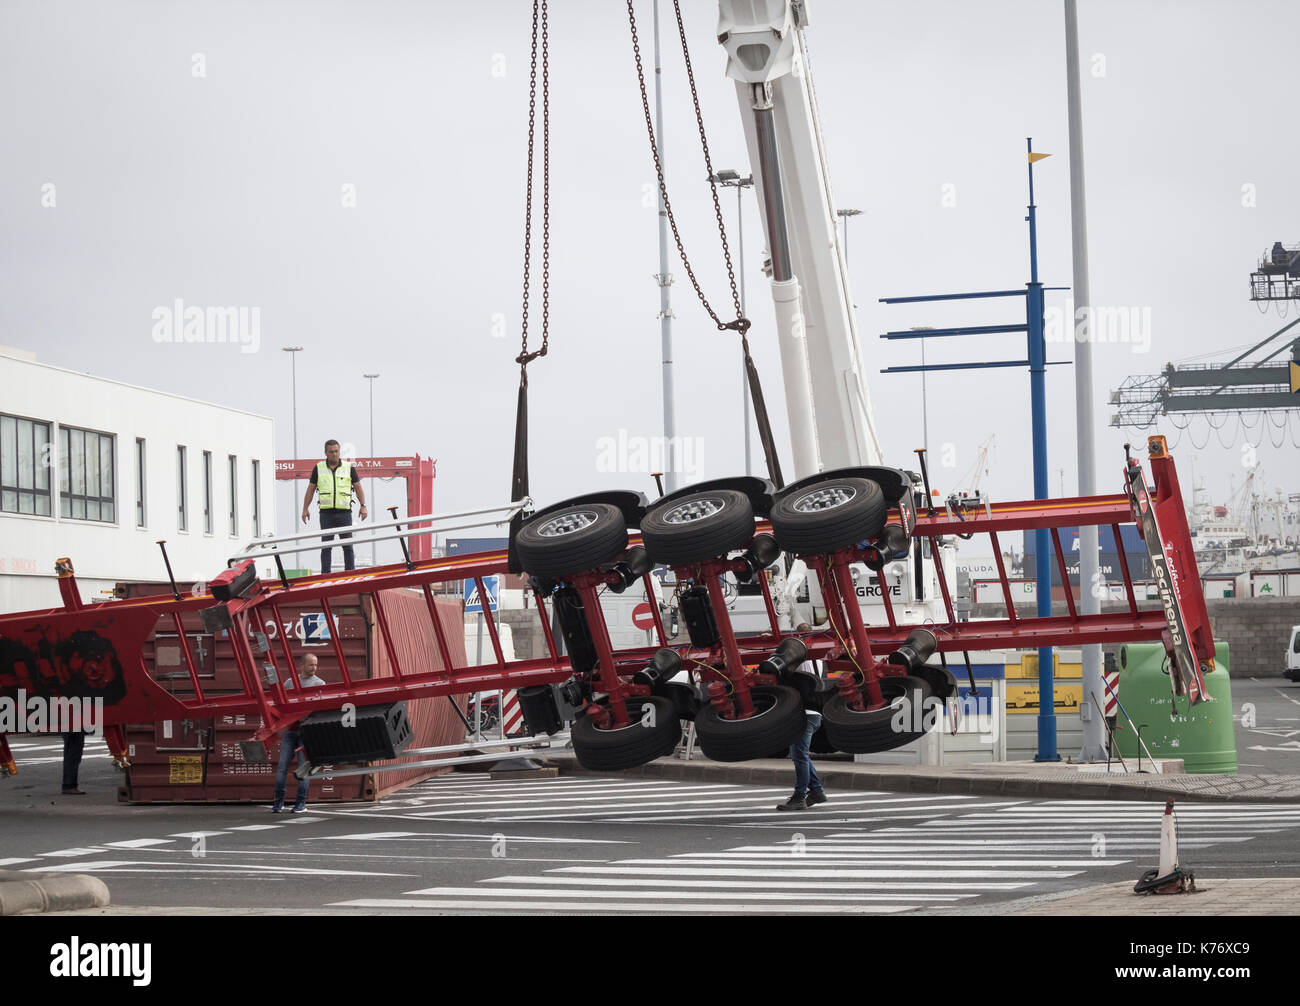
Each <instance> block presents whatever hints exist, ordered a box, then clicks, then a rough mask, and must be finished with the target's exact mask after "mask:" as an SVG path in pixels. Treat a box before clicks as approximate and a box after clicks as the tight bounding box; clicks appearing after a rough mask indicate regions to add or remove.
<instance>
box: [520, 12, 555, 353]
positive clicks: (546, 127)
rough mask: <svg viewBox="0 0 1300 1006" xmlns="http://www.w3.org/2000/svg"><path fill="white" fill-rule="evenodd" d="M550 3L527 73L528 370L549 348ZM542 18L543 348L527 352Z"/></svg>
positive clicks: (524, 323)
mask: <svg viewBox="0 0 1300 1006" xmlns="http://www.w3.org/2000/svg"><path fill="white" fill-rule="evenodd" d="M546 3H547V0H533V45H532V54H531V63H530V67H529V73H528V181H527V186H528V187H527V192H526V195H525V198H524V296H523V309H522V311H521V320H520V325H519V327H520V330H521V333H522V339H521V347H520V350H519V355H518V356H517V357H515V362H516V363H518V364H519V365H520V366H522V367H527V366H528V363H529V361H530V360H535V359H537V357H539V356H545V355H546V350H547V348H548V347H549V344H550V338H551V332H550V279H551V102H550V59H549V56H550V52H549V41H550V39H549V33H548V32H547V23H546V15H547V9H546ZM539 15H540V27H541V38H542V348H541V349H539V350H537V351H536V352H532V353H530V352H529V351H528V294H529V276H530V272H531V269H532V248H533V138H534V135H535V132H536V122H537V37H538V25H539Z"/></svg>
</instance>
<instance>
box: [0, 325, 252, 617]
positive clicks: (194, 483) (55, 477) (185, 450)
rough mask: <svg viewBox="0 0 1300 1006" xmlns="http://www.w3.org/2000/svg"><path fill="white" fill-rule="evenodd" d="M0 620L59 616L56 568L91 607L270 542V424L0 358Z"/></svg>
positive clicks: (13, 356) (30, 359)
mask: <svg viewBox="0 0 1300 1006" xmlns="http://www.w3.org/2000/svg"><path fill="white" fill-rule="evenodd" d="M0 388H3V389H4V390H3V393H2V394H0V612H13V611H25V610H30V609H34V608H48V607H56V606H58V605H59V604H60V603H61V601H60V598H59V588H58V581H57V579H56V577H55V572H54V561H55V559H57V558H60V557H61V556H68V557H70V558H71V559H72V565H73V568H74V570H75V571H76V574H77V579H78V582H79V583H80V585H81V588H82V596H83V598H84V599H86V600H94V599H98V598H100V597H102V596H103V595H104V593H106V592H111V591H112V589H113V586H114V584H116V583H118V582H127V581H140V580H152V581H161V582H166V579H167V572H166V569H165V567H164V566H163V560H162V554H161V552H160V550H159V548H158V546H157V544H156V542H157V541H158V540H159V539H165V540H166V542H167V554H168V557H169V558H170V560H171V564H172V569H173V571H174V572H175V574H176V578H177V579H178V580H180V581H193V580H206V579H209V578H211V577H212V576H215V575H216V574H217V573H219V572H220V571H221V570H222V569H224V568H225V566H226V560H227V558H228V557H229V556H231V555H233V554H234V553H236V552H238V551H239V549H240V548H241V547H242V545H243V543H244V542H246V541H248V540H249V539H250V538H254V537H264V536H266V535H269V534H273V533H274V527H273V523H274V516H275V509H274V500H275V454H274V451H273V444H274V436H275V424H274V421H273V420H272V419H271V418H270V417H269V416H259V415H254V414H252V413H249V412H241V411H239V410H237V409H227V408H222V407H221V406H218V405H210V404H208V403H206V402H198V401H195V400H193V399H190V398H184V397H182V396H180V395H173V394H169V393H167V392H163V391H153V390H151V389H149V388H138V387H135V386H133V385H130V384H123V383H122V382H120V381H111V380H107V379H105V378H101V377H92V376H90V375H88V374H80V373H76V372H75V371H70V370H64V369H62V368H60V367H51V366H47V365H46V364H43V363H38V362H36V359H35V355H34V354H32V353H28V352H25V351H22V350H15V349H10V348H7V347H0Z"/></svg>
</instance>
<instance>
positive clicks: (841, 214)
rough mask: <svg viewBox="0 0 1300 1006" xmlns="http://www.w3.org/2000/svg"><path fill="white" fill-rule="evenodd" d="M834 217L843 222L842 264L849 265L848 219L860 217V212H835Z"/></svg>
mask: <svg viewBox="0 0 1300 1006" xmlns="http://www.w3.org/2000/svg"><path fill="white" fill-rule="evenodd" d="M835 215H836V216H837V217H840V218H841V219H842V220H843V221H844V264H845V265H846V266H847V265H848V264H849V217H857V216H861V215H862V211H861V210H836V211H835Z"/></svg>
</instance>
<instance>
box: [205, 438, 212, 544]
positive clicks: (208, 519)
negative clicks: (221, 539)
mask: <svg viewBox="0 0 1300 1006" xmlns="http://www.w3.org/2000/svg"><path fill="white" fill-rule="evenodd" d="M203 533H204V534H211V533H212V452H211V451H204V452H203Z"/></svg>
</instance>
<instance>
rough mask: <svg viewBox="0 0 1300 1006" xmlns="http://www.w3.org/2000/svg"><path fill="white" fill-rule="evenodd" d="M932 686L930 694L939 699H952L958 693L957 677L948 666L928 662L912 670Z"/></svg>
mask: <svg viewBox="0 0 1300 1006" xmlns="http://www.w3.org/2000/svg"><path fill="white" fill-rule="evenodd" d="M912 673H913V674H914V675H916V677H918V678H920V679H921V680H922V681H924V682H925V683H926V684H927V685H929V686H930V694H931V695H933V696H934V697H935V698H936V699H938V700H939V701H941V702H942V701H943V700H944V699H950V698H952V697H953V696H954V695H956V694H957V678H956V676H955V675H954V674H953V673H952V671H950V670H948V668H946V667H936V666H934V665H933V664H926V665H924V666H923V667H918V668H917V669H916V670H915V671H913V672H912Z"/></svg>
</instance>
